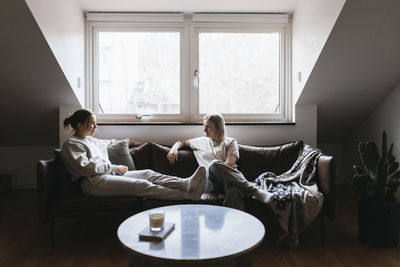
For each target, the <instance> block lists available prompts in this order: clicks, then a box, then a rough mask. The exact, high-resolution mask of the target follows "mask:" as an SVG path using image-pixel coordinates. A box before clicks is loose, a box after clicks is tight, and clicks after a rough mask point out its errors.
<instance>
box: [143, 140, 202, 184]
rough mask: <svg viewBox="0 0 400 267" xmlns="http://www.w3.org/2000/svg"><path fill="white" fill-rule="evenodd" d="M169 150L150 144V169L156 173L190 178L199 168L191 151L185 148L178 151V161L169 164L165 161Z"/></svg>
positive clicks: (168, 148) (165, 147)
mask: <svg viewBox="0 0 400 267" xmlns="http://www.w3.org/2000/svg"><path fill="white" fill-rule="evenodd" d="M170 149H171V148H170V147H167V146H163V145H159V144H152V146H151V150H152V166H153V168H152V169H153V170H154V171H156V172H160V173H163V174H169V175H174V176H178V177H189V176H191V175H192V174H193V173H194V171H195V170H196V169H197V167H198V166H199V165H198V164H197V161H196V158H195V157H194V154H193V151H192V150H191V149H190V148H186V147H183V148H182V149H179V152H178V153H179V154H178V161H177V162H175V163H174V164H170V163H169V161H168V159H167V154H168V152H169V151H170Z"/></svg>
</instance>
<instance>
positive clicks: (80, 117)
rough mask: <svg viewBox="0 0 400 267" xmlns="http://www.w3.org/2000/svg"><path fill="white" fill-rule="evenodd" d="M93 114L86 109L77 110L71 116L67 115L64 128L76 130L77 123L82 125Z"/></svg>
mask: <svg viewBox="0 0 400 267" xmlns="http://www.w3.org/2000/svg"><path fill="white" fill-rule="evenodd" d="M92 115H93V113H92V112H91V111H89V110H87V109H78V110H77V111H75V112H74V113H73V114H68V115H67V116H66V117H65V119H64V128H65V129H66V128H69V127H71V128H72V129H74V130H76V128H77V126H78V123H82V124H84V123H85V122H86V121H87V120H88V119H89V117H90V116H92Z"/></svg>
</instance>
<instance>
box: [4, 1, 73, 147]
mask: <svg viewBox="0 0 400 267" xmlns="http://www.w3.org/2000/svg"><path fill="white" fill-rule="evenodd" d="M0 33H1V41H0V58H1V64H0V92H1V97H0V122H1V130H0V146H52V145H58V136H59V135H58V131H59V118H58V107H59V106H79V102H78V100H77V99H76V97H75V94H74V93H73V91H72V89H71V87H70V85H69V83H68V81H67V79H66V77H65V75H64V74H63V72H62V70H61V68H60V66H59V64H58V62H57V60H56V58H55V57H54V55H53V53H52V52H51V49H50V48H49V46H48V44H47V42H46V40H45V38H44V37H43V34H42V33H41V31H40V29H39V27H38V25H37V23H36V22H35V20H34V18H33V16H32V14H31V12H30V10H29V8H28V6H27V5H26V3H25V1H24V0H1V1H0Z"/></svg>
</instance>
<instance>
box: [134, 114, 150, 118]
mask: <svg viewBox="0 0 400 267" xmlns="http://www.w3.org/2000/svg"><path fill="white" fill-rule="evenodd" d="M150 116H151V115H150V114H137V115H136V119H141V118H143V117H150Z"/></svg>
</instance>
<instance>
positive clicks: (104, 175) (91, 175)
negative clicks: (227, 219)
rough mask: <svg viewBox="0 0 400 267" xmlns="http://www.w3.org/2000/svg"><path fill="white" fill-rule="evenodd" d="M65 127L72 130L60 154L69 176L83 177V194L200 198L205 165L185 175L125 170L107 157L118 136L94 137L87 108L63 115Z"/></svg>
mask: <svg viewBox="0 0 400 267" xmlns="http://www.w3.org/2000/svg"><path fill="white" fill-rule="evenodd" d="M64 127H65V128H68V127H71V128H72V129H73V132H74V134H73V135H72V136H70V137H69V138H68V139H67V140H66V141H65V142H64V144H63V146H62V149H61V158H62V160H63V162H64V165H65V167H66V169H67V171H68V172H69V173H70V174H71V179H72V180H77V179H78V178H79V177H84V179H83V181H82V182H81V188H82V192H83V193H84V194H87V195H92V196H137V197H151V198H159V199H171V200H181V199H193V200H198V199H199V198H200V196H201V194H202V188H203V187H204V183H205V174H206V170H205V168H204V167H199V168H198V169H197V170H196V172H195V173H194V174H193V175H192V176H191V177H190V178H187V179H185V178H179V177H175V176H169V175H164V174H161V173H157V172H154V171H152V170H134V171H128V167H127V166H124V165H114V164H112V163H111V162H110V160H109V158H108V153H107V146H109V145H111V144H113V143H115V142H116V141H117V140H114V139H112V140H103V139H97V138H95V137H93V135H94V134H95V132H96V129H97V121H96V117H95V115H94V114H93V113H92V112H91V111H89V110H86V109H79V110H77V111H75V112H74V113H73V114H72V115H70V116H67V117H66V118H65V120H64ZM139 143H140V142H136V144H139Z"/></svg>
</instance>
